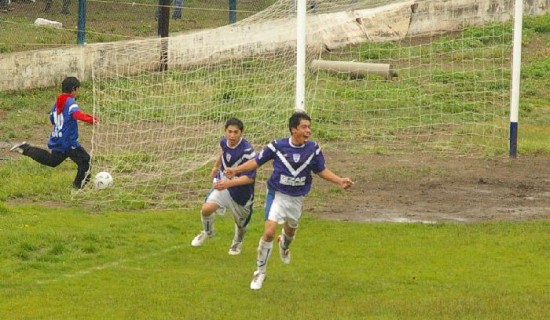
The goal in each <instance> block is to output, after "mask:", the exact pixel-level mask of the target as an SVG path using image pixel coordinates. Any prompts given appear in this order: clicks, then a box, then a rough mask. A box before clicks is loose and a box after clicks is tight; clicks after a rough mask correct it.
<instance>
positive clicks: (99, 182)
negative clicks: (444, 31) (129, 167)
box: [94, 171, 113, 189]
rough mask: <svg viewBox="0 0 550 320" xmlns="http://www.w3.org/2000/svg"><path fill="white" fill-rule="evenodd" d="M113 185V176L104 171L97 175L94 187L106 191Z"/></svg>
mask: <svg viewBox="0 0 550 320" xmlns="http://www.w3.org/2000/svg"><path fill="white" fill-rule="evenodd" d="M112 185H113V176H111V174H110V173H109V172H106V171H102V172H99V173H98V174H96V175H95V178H94V187H96V189H105V188H109V187H111V186H112Z"/></svg>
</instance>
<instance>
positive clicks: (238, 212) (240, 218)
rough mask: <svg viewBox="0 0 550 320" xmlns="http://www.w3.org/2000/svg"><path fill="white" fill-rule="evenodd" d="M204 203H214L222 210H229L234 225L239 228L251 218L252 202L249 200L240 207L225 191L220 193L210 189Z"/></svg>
mask: <svg viewBox="0 0 550 320" xmlns="http://www.w3.org/2000/svg"><path fill="white" fill-rule="evenodd" d="M204 202H206V203H215V204H217V205H219V206H220V207H222V208H226V209H229V211H230V212H231V214H232V215H233V219H235V223H236V224H237V225H238V226H239V227H241V228H242V227H244V226H246V225H247V224H248V222H250V217H251V216H252V200H249V201H248V202H247V203H246V205H244V206H241V205H240V204H238V203H236V202H235V200H233V198H231V195H230V194H229V191H227V189H225V190H221V191H220V190H216V189H212V190H211V191H210V193H209V194H208V196H207V197H206V200H205V201H204Z"/></svg>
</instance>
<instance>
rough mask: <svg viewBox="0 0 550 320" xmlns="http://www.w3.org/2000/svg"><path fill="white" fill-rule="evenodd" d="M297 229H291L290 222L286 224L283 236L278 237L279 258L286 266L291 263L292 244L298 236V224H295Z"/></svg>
mask: <svg viewBox="0 0 550 320" xmlns="http://www.w3.org/2000/svg"><path fill="white" fill-rule="evenodd" d="M294 225H295V227H291V226H290V224H289V222H288V221H287V222H285V223H284V225H283V229H282V230H281V231H282V232H281V235H280V236H279V237H277V242H278V243H279V257H280V258H281V261H282V262H283V263H284V264H289V263H290V248H289V247H290V244H291V243H292V241H293V240H294V236H295V234H296V228H297V227H298V225H297V224H294Z"/></svg>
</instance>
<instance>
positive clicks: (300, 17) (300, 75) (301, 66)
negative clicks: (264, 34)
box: [294, 0, 307, 111]
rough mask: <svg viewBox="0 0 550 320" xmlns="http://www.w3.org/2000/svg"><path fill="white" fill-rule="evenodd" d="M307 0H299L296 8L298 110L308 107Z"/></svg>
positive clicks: (296, 103) (296, 108)
mask: <svg viewBox="0 0 550 320" xmlns="http://www.w3.org/2000/svg"><path fill="white" fill-rule="evenodd" d="M306 5H307V0H298V3H297V10H296V102H295V106H294V108H295V110H296V111H305V108H306V101H305V99H306V46H307V43H306V37H307V34H306V28H307V15H306V12H307V11H306V10H307V7H306Z"/></svg>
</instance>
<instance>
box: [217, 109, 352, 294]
mask: <svg viewBox="0 0 550 320" xmlns="http://www.w3.org/2000/svg"><path fill="white" fill-rule="evenodd" d="M288 126H289V129H290V133H291V136H290V138H282V139H278V140H274V141H272V142H271V143H270V144H268V145H267V146H266V147H265V148H264V149H263V151H262V152H261V153H260V154H258V155H257V156H256V157H255V158H254V159H251V160H249V161H247V162H246V163H244V164H242V165H240V166H238V167H232V168H226V169H225V175H226V177H233V176H235V175H238V174H240V173H241V172H247V171H250V170H255V169H257V168H258V167H260V166H262V165H264V164H265V163H266V162H268V161H269V160H273V173H272V174H271V177H270V178H269V180H268V182H267V189H268V190H267V197H266V203H265V224H264V233H263V235H262V237H261V238H260V243H259V245H258V256H257V260H256V265H257V269H256V271H255V272H254V277H253V279H252V282H251V283H250V288H251V289H253V290H259V289H261V288H262V284H263V282H264V280H265V278H266V270H267V262H268V259H269V256H270V255H271V251H272V248H273V238H274V236H275V233H276V232H277V225H278V224H283V228H282V234H281V235H280V236H279V237H278V238H277V240H278V243H279V255H280V258H281V260H282V261H283V263H285V264H288V263H290V249H289V246H290V243H291V242H292V240H294V236H295V234H296V229H297V228H298V221H299V220H300V216H301V214H302V205H303V202H304V196H305V195H307V194H308V193H309V191H310V189H311V182H312V175H311V173H312V172H313V173H316V174H317V175H318V176H319V177H321V178H323V179H325V180H327V181H330V182H332V183H334V184H337V185H340V186H341V187H342V188H344V189H348V188H349V187H351V185H352V184H353V182H352V181H351V180H350V179H349V178H342V177H339V176H337V175H336V174H334V173H333V172H332V171H330V170H329V169H328V168H326V167H325V159H324V157H323V153H322V152H321V148H320V147H319V145H318V144H317V143H315V142H313V141H310V140H309V137H310V136H311V118H310V117H309V116H308V115H307V114H306V113H303V112H296V113H294V114H293V115H292V116H291V117H290V119H289V122H288Z"/></svg>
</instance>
